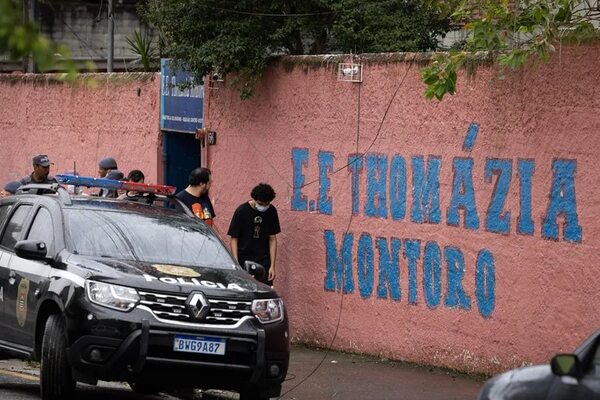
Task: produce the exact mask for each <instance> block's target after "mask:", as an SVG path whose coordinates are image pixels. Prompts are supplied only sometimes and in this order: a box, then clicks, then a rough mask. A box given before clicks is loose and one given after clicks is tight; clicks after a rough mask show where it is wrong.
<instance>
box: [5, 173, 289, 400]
mask: <svg viewBox="0 0 600 400" xmlns="http://www.w3.org/2000/svg"><path fill="white" fill-rule="evenodd" d="M57 178H58V179H59V181H61V182H63V183H64V184H68V185H79V184H81V185H89V186H92V185H95V186H102V185H104V187H105V188H108V189H116V187H115V185H117V184H118V185H120V186H119V187H120V188H121V189H125V190H134V191H138V193H139V194H140V195H141V196H143V195H145V194H147V193H151V194H153V195H154V196H155V199H156V201H153V202H152V203H154V204H146V202H136V201H124V200H116V199H105V198H99V197H92V196H75V195H70V194H69V193H68V192H67V190H66V189H65V188H63V187H62V186H61V185H59V184H53V185H27V186H23V187H21V188H20V189H19V191H18V192H17V194H16V195H14V196H11V197H7V198H4V199H1V200H0V349H1V350H2V351H4V352H5V353H8V354H9V355H11V356H13V357H14V356H16V357H19V358H23V359H33V360H38V361H40V362H41V368H40V389H41V395H42V398H43V399H44V400H55V399H66V398H69V397H72V396H73V394H74V391H75V390H76V382H85V383H88V384H95V383H96V382H97V381H98V380H104V381H127V382H130V384H131V386H132V388H133V389H134V390H136V391H138V392H144V393H156V392H159V391H161V390H165V389H166V390H168V389H171V388H177V389H181V388H214V389H227V390H235V391H238V392H239V393H240V395H241V396H240V397H241V398H242V399H267V398H270V397H276V396H279V394H280V391H281V384H282V382H283V381H284V379H285V376H286V374H287V369H288V363H289V350H290V346H289V335H288V320H287V315H286V311H285V308H284V305H283V301H282V300H281V298H279V296H278V295H277V293H276V292H275V291H274V290H273V289H272V288H270V287H269V286H266V285H263V284H262V283H260V282H259V281H257V280H256V279H254V278H253V277H252V276H251V275H250V274H249V273H248V272H247V269H250V268H252V269H253V270H255V271H260V270H261V267H260V266H258V265H250V266H247V267H246V268H242V267H240V266H239V265H238V264H237V263H236V262H235V260H234V259H233V258H232V256H231V255H230V253H229V252H228V251H227V249H226V248H225V246H224V245H223V243H222V242H221V241H220V239H219V238H218V237H217V236H216V235H215V234H214V233H213V231H212V230H211V229H210V228H209V227H208V226H206V225H205V224H204V223H203V222H201V221H200V220H198V219H197V218H194V217H192V216H191V214H189V213H187V212H186V211H185V210H187V209H186V208H185V206H183V205H182V204H181V203H178V201H177V199H175V198H174V197H173V196H171V195H170V194H172V192H173V191H174V188H171V189H172V190H171V189H168V187H167V189H165V187H163V186H152V185H144V187H142V186H139V185H143V184H132V185H133V186H131V187H128V186H123V185H127V184H126V183H122V182H119V183H115V181H109V182H102V181H105V180H103V179H99V180H97V182H91V181H90V180H94V178H87V181H86V179H84V178H77V177H69V176H67V177H60V176H58V177H57ZM136 185H138V186H136ZM161 202H162V203H171V204H174V206H170V207H165V206H164V204H162V203H161ZM159 203H160V204H159ZM173 207H174V208H179V210H176V209H172V208H173Z"/></svg>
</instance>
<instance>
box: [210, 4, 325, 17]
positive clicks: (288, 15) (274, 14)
mask: <svg viewBox="0 0 600 400" xmlns="http://www.w3.org/2000/svg"><path fill="white" fill-rule="evenodd" d="M204 7H206V8H211V9H213V10H219V11H224V12H228V13H232V14H242V15H252V16H256V17H283V18H296V17H315V16H319V15H329V14H335V11H323V12H315V13H300V14H276V13H258V12H250V11H238V10H231V9H228V8H221V7H211V6H204Z"/></svg>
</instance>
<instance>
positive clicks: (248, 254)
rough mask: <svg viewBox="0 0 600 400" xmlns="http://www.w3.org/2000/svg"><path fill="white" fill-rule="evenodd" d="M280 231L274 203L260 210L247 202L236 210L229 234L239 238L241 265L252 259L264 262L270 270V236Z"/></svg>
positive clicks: (239, 259)
mask: <svg viewBox="0 0 600 400" xmlns="http://www.w3.org/2000/svg"><path fill="white" fill-rule="evenodd" d="M279 232H281V227H280V226H279V216H278V215H277V209H276V208H275V206H274V205H272V204H271V205H270V206H269V208H268V209H267V210H266V211H264V212H260V211H258V210H256V209H254V208H252V206H251V205H250V204H248V202H246V203H244V204H242V205H240V206H239V207H238V208H237V209H236V210H235V213H234V214H233V217H232V218H231V224H230V225H229V230H228V231H227V234H228V235H229V236H231V237H234V238H237V239H238V261H239V263H240V265H241V266H244V262H245V261H246V260H250V261H254V262H257V263H260V264H262V265H263V266H264V267H265V269H266V270H267V272H268V271H269V268H270V267H271V256H270V254H269V236H271V235H276V234H278V233H279Z"/></svg>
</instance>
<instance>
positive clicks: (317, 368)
mask: <svg viewBox="0 0 600 400" xmlns="http://www.w3.org/2000/svg"><path fill="white" fill-rule="evenodd" d="M361 86H362V83H359V85H358V100H357V103H358V104H357V107H356V108H357V111H356V153H358V144H359V140H360V97H361V96H360V94H361ZM352 217H353V214H352V213H350V218H349V219H348V225H347V226H346V230H345V231H344V236H345V235H346V234H347V233H348V232H349V231H350V225H351V224H352ZM345 281H346V270H345V269H344V272H343V273H342V287H341V290H340V293H341V296H340V309H339V311H338V317H337V323H336V325H335V331H334V332H333V337H332V338H331V342H329V346H327V350H326V351H325V354H324V355H323V358H321V361H319V363H318V364H317V366H316V367H315V368H314V369H313V370H312V371H311V372H310V373H309V374H308V375H307V376H305V377H304V378H302V380H301V381H300V382H298V383H297V384H295V385H294V386H292V387H291V388H290V389H288V390H287V391H286V392H285V393H284V394H283V395H281V397H279V399H283V397H284V396H285V395H287V394H288V393H290V392H291V391H293V390H295V389H296V388H297V387H298V386H300V385H302V384H303V383H304V382H306V381H307V380H308V379H309V378H310V377H311V376H313V375H314V374H315V373H316V372H317V371H318V370H319V368H321V365H323V363H324V362H325V359H326V358H327V356H328V355H329V352H330V351H331V348H332V347H333V342H335V339H336V338H337V334H338V331H339V328H340V323H341V321H342V311H343V309H344V288H343V282H345Z"/></svg>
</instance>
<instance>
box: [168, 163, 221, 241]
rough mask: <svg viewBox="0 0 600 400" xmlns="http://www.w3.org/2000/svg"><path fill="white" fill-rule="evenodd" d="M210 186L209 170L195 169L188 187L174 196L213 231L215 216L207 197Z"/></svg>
mask: <svg viewBox="0 0 600 400" xmlns="http://www.w3.org/2000/svg"><path fill="white" fill-rule="evenodd" d="M210 184H211V179H210V170H209V169H208V168H196V169H195V170H193V171H192V172H191V173H190V176H189V178H188V187H187V188H185V190H182V191H181V192H179V193H177V194H176V195H175V196H176V197H177V198H178V199H179V200H181V201H182V202H183V204H185V205H186V206H187V207H188V208H189V209H190V210H192V212H193V213H194V215H195V216H196V217H198V218H200V219H201V220H203V221H204V222H205V223H206V224H207V225H208V226H210V227H213V229H214V226H213V219H214V218H215V217H216V214H215V210H214V208H213V205H212V203H211V201H210V198H209V197H208V189H210Z"/></svg>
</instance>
